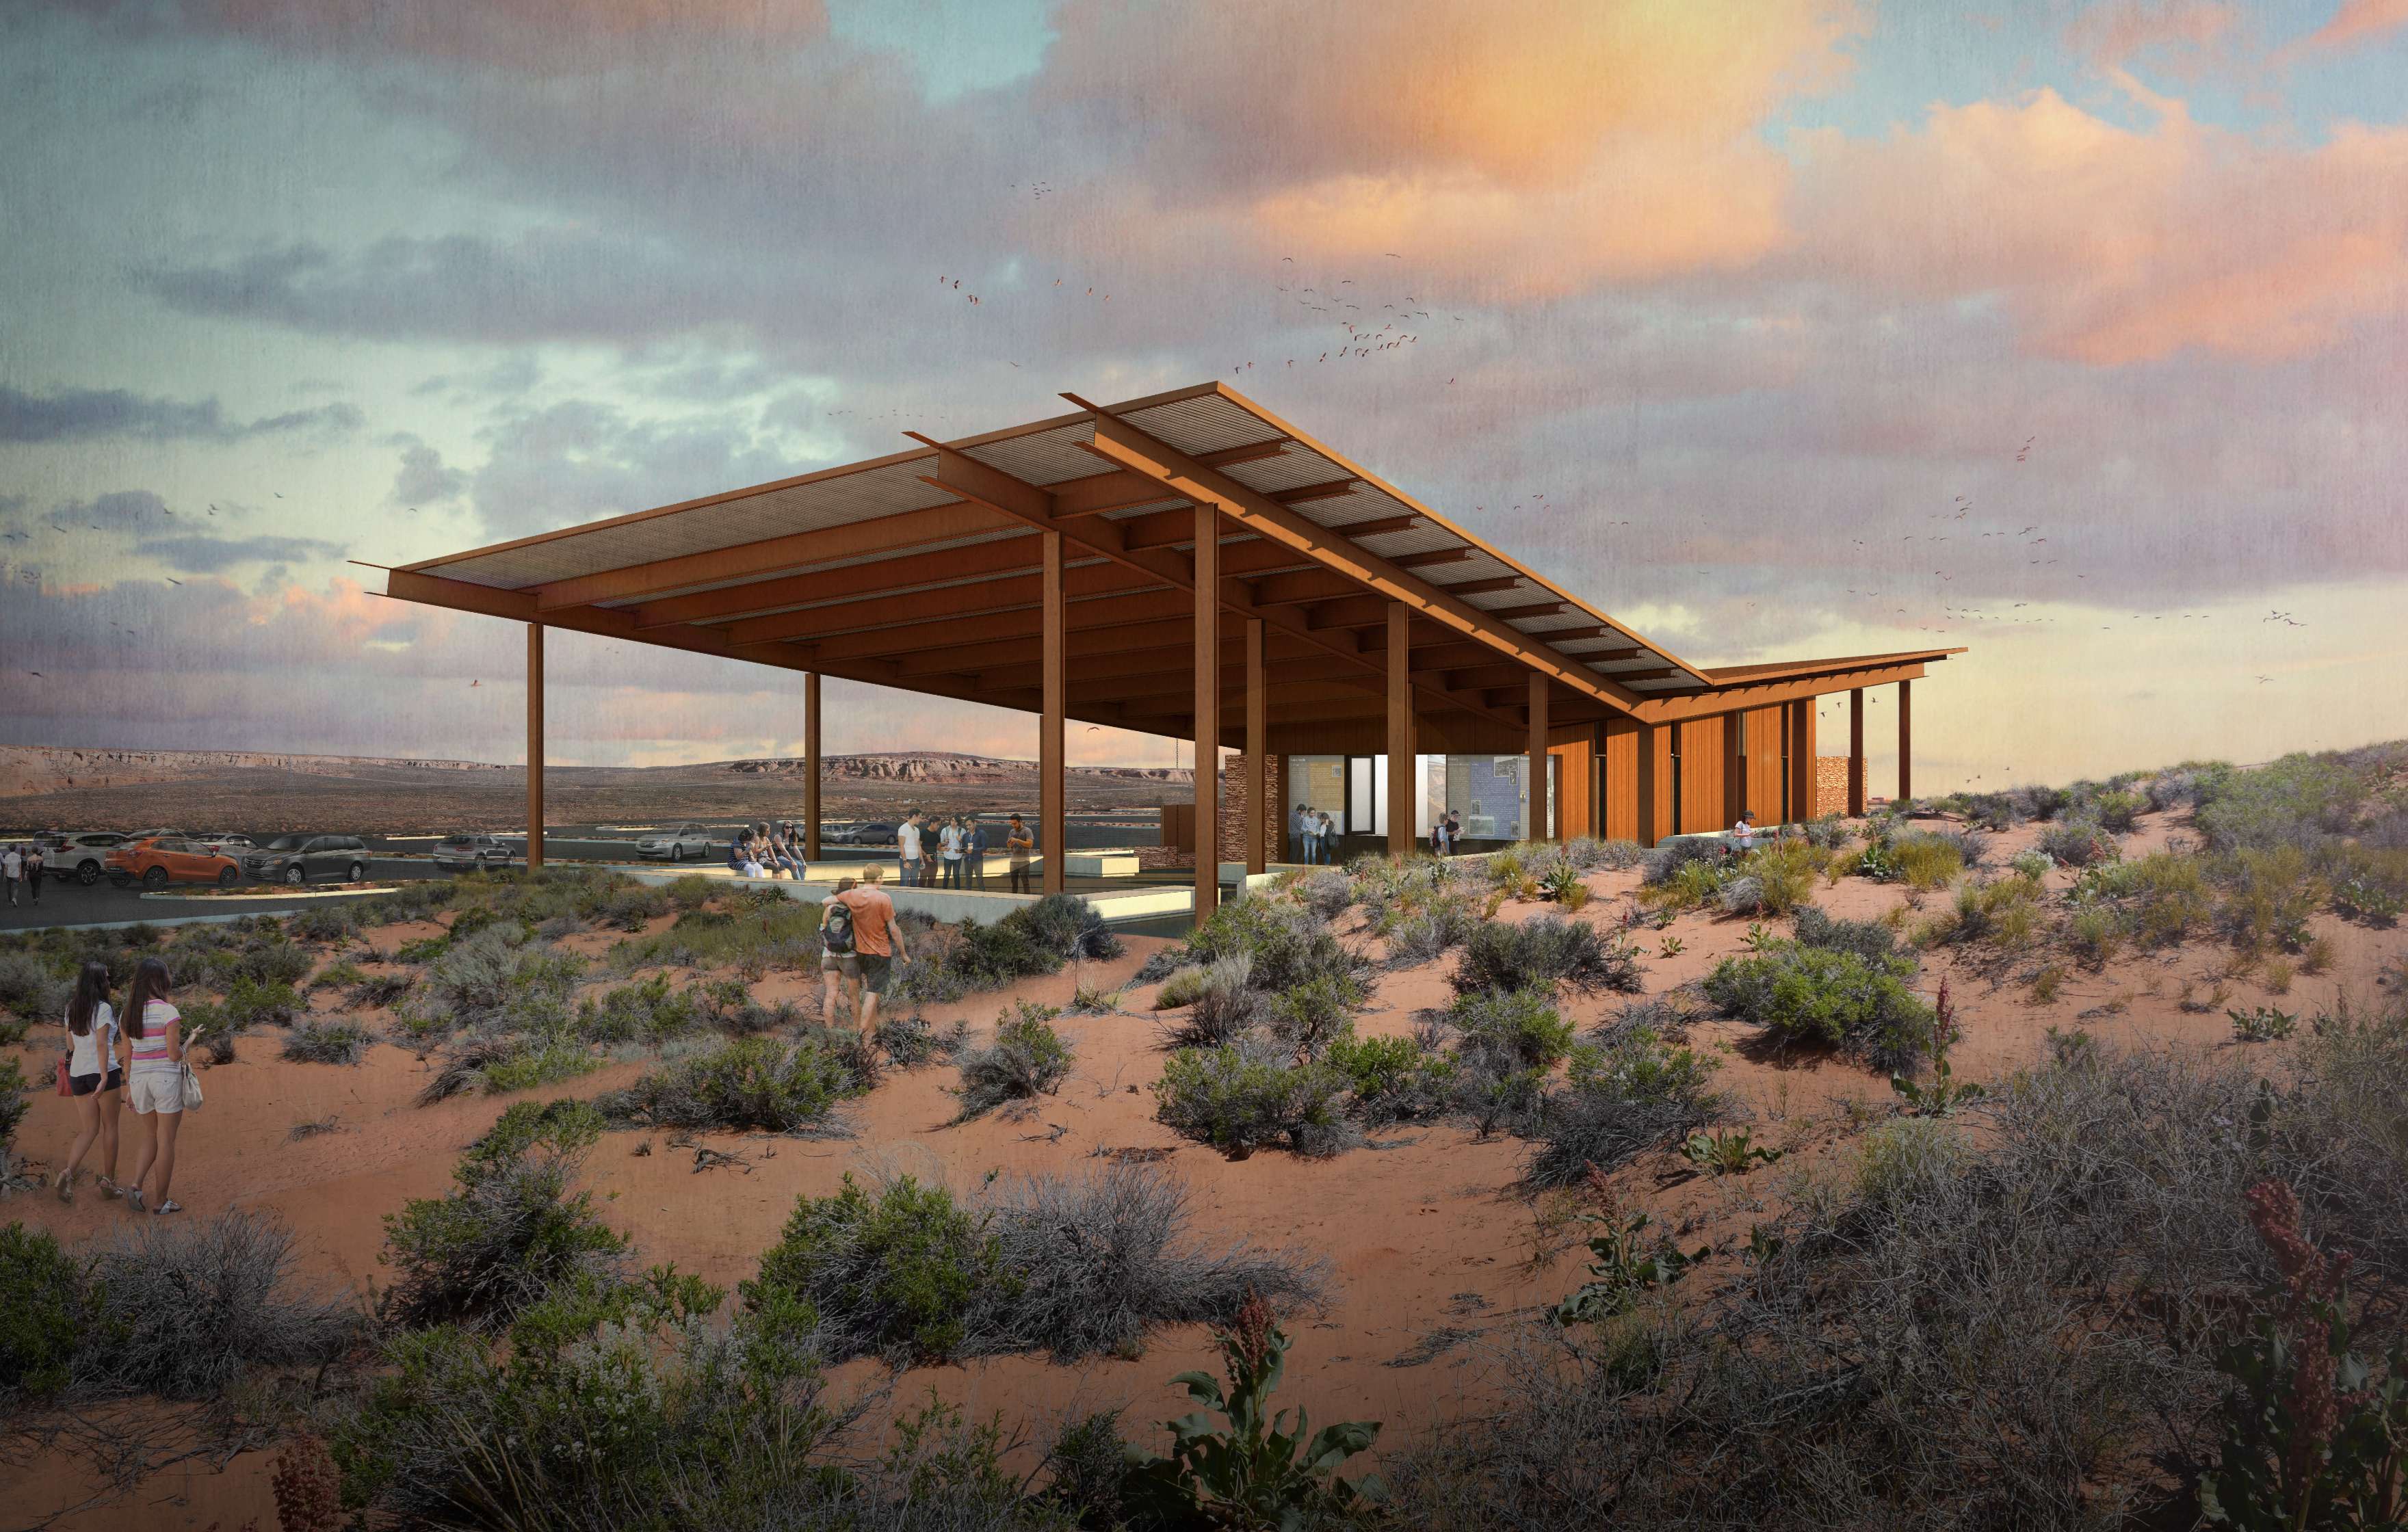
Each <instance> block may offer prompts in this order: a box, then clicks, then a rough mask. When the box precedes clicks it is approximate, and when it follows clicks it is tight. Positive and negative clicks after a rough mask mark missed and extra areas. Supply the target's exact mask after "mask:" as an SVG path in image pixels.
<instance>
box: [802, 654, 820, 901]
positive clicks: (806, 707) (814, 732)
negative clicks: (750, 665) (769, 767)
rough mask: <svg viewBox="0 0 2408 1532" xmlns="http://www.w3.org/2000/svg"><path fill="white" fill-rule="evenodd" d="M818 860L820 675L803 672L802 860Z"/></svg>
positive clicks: (812, 671)
mask: <svg viewBox="0 0 2408 1532" xmlns="http://www.w3.org/2000/svg"><path fill="white" fill-rule="evenodd" d="M819 859H820V673H819V672H818V671H816V670H806V671H804V672H803V860H804V861H805V862H806V863H810V862H816V861H818V860H819Z"/></svg>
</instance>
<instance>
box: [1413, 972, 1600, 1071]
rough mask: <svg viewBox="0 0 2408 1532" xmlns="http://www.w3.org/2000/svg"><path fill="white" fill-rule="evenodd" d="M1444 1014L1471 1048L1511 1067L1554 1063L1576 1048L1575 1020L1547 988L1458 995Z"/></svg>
mask: <svg viewBox="0 0 2408 1532" xmlns="http://www.w3.org/2000/svg"><path fill="white" fill-rule="evenodd" d="M1441 1019H1442V1020H1443V1021H1444V1022H1445V1024H1447V1025H1448V1026H1450V1027H1453V1028H1454V1029H1455V1032H1456V1033H1457V1034H1458V1035H1459V1036H1460V1037H1461V1038H1462V1039H1463V1040H1462V1047H1463V1049H1464V1051H1465V1052H1481V1053H1485V1054H1488V1055H1491V1056H1492V1057H1494V1058H1495V1059H1496V1060H1497V1061H1498V1063H1499V1064H1500V1065H1501V1066H1503V1067H1518V1068H1525V1069H1541V1070H1544V1069H1549V1068H1552V1067H1555V1064H1556V1063H1557V1062H1558V1061H1560V1060H1561V1059H1562V1058H1563V1057H1564V1055H1565V1054H1566V1053H1568V1052H1570V1051H1571V1045H1572V1024H1571V1023H1570V1022H1568V1021H1566V1020H1564V1018H1563V1017H1562V1015H1561V1014H1559V1013H1558V1012H1557V1011H1556V1009H1555V1002H1554V999H1553V997H1552V996H1551V995H1550V994H1549V993H1548V992H1547V991H1545V990H1540V989H1525V990H1481V991H1474V992H1473V993H1471V994H1469V995H1456V996H1455V1003H1454V1004H1453V1005H1451V1006H1449V1007H1448V1008H1447V1009H1446V1010H1445V1011H1444V1012H1443V1014H1442V1016H1441Z"/></svg>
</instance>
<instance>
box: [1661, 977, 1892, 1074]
mask: <svg viewBox="0 0 2408 1532" xmlns="http://www.w3.org/2000/svg"><path fill="white" fill-rule="evenodd" d="M1912 971H1913V970H1912V967H1911V966H1909V965H1908V964H1907V963H1906V962H1905V961H1904V960H1902V959H1892V960H1890V961H1888V962H1886V963H1868V962H1866V961H1865V960H1864V959H1863V958H1861V957H1858V956H1857V955H1856V954H1855V953H1854V952H1831V951H1828V950H1826V949H1823V948H1816V947H1792V948H1788V949H1785V950H1784V951H1781V952H1772V953H1768V954H1765V955H1762V956H1757V957H1743V958H1725V959H1724V960H1723V961H1722V962H1721V963H1720V964H1719V965H1717V966H1715V968H1714V971H1713V973H1712V974H1709V975H1708V976H1707V978H1706V995H1707V997H1708V998H1709V999H1711V1000H1713V1003H1714V1004H1715V1005H1716V1006H1718V1007H1720V1008H1721V1009H1723V1010H1724V1011H1725V1012H1727V1014H1729V1015H1732V1016H1736V1017H1738V1018H1739V1019H1740V1020H1742V1021H1745V1022H1750V1023H1753V1024H1756V1025H1758V1026H1761V1027H1764V1028H1765V1029H1766V1030H1767V1031H1770V1032H1771V1033H1772V1034H1774V1035H1775V1036H1776V1037H1779V1038H1784V1039H1786V1040H1789V1041H1793V1042H1799V1043H1807V1044H1812V1045H1815V1046H1821V1047H1830V1048H1844V1049H1847V1050H1849V1051H1851V1052H1856V1053H1859V1054H1861V1055H1863V1056H1864V1057H1865V1058H1866V1059H1867V1060H1868V1061H1869V1062H1870V1063H1871V1064H1872V1065H1873V1066H1874V1067H1877V1068H1880V1069H1884V1070H1895V1069H1898V1068H1900V1067H1908V1066H1909V1065H1911V1064H1912V1063H1914V1061H1915V1060H1917V1059H1919V1058H1920V1057H1921V1056H1922V1054H1923V1052H1925V1050H1926V1048H1927V1047H1928V1042H1929V1038H1930V1029H1931V1011H1930V1009H1929V1008H1928V1007H1927V1006H1926V1005H1924V1004H1923V1002H1922V1001H1920V1000H1918V999H1916V998H1915V997H1914V995H1912V994H1910V993H1908V991H1907V988H1906V984H1905V982H1904V981H1905V979H1906V978H1907V977H1908V975H1909V974H1911V973H1912Z"/></svg>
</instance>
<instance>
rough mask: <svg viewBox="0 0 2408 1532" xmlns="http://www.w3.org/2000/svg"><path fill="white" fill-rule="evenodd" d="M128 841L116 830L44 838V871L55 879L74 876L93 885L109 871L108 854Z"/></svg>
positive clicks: (84, 882) (75, 878)
mask: <svg viewBox="0 0 2408 1532" xmlns="http://www.w3.org/2000/svg"><path fill="white" fill-rule="evenodd" d="M124 844H125V838H124V837H123V836H122V835H119V834H118V833H117V832H116V831H114V830H89V831H71V832H69V833H67V834H65V835H48V836H44V837H43V838H42V870H43V871H45V872H47V873H49V874H50V876H51V877H53V878H72V879H74V880H75V881H77V882H79V883H83V884H86V885H90V884H93V883H96V882H99V881H100V878H101V874H102V873H104V872H107V871H108V853H109V852H110V851H111V850H112V849H113V848H115V847H118V846H122V845H124Z"/></svg>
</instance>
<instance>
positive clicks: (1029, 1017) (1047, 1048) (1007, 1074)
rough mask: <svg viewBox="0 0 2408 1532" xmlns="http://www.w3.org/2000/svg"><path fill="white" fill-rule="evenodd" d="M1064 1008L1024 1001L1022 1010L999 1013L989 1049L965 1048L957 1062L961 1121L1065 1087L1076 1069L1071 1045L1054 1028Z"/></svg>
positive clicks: (1049, 1093) (1021, 1004) (1051, 1093)
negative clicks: (1057, 1017)
mask: <svg viewBox="0 0 2408 1532" xmlns="http://www.w3.org/2000/svg"><path fill="white" fill-rule="evenodd" d="M1060 1014H1061V1012H1060V1011H1059V1010H1057V1009H1054V1007H1052V1006H1040V1005H1037V1004H1034V1003H1033V1002H1031V1001H1027V1000H1023V1001H1021V1002H1020V1007H1019V1011H1018V1014H1016V1015H1015V1014H1013V1013H1011V1012H1009V1011H1007V1012H1005V1013H1003V1014H1002V1015H1001V1016H999V1017H997V1018H996V1029H995V1040H994V1041H993V1042H991V1043H989V1044H988V1045H987V1046H985V1047H984V1048H969V1049H965V1050H963V1052H961V1054H960V1056H959V1057H958V1058H957V1059H956V1061H955V1066H956V1067H958V1068H959V1069H960V1070H961V1074H962V1082H961V1084H960V1086H959V1087H957V1088H956V1090H955V1091H954V1094H955V1095H958V1096H960V1097H961V1102H962V1110H961V1115H960V1116H959V1117H958V1118H957V1119H955V1120H956V1121H958V1122H968V1121H969V1120H970V1119H971V1118H973V1117H977V1116H980V1115H982V1113H985V1112H989V1111H992V1110H995V1109H996V1108H997V1107H1000V1106H1002V1105H1004V1104H1005V1103H1007V1102H1012V1101H1033V1100H1035V1099H1036V1098H1037V1097H1038V1096H1039V1095H1054V1093H1055V1092H1056V1091H1059V1090H1060V1089H1061V1088H1062V1081H1063V1080H1064V1079H1065V1078H1066V1077H1067V1076H1068V1074H1069V1073H1070V1064H1071V1061H1072V1058H1073V1056H1074V1055H1073V1054H1072V1052H1071V1051H1070V1045H1069V1044H1068V1043H1067V1042H1064V1041H1063V1040H1062V1038H1061V1035H1060V1034H1059V1033H1057V1032H1055V1031H1054V1026H1053V1020H1054V1017H1056V1016H1058V1015H1060Z"/></svg>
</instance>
